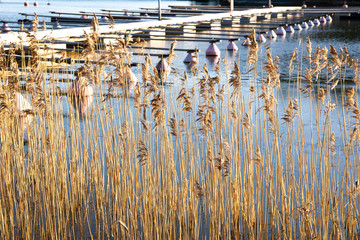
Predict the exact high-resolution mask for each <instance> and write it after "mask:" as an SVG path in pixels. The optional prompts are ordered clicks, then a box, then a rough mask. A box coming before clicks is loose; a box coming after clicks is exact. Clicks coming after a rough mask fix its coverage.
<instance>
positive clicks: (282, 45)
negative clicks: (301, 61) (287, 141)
mask: <svg viewBox="0 0 360 240" xmlns="http://www.w3.org/2000/svg"><path fill="white" fill-rule="evenodd" d="M47 2H48V1H39V7H34V6H32V3H33V2H29V4H30V6H29V7H24V6H23V1H11V2H10V1H3V2H1V3H0V18H1V19H2V20H7V21H17V20H18V19H19V18H22V17H21V16H20V15H18V13H19V12H24V13H33V12H36V13H37V14H38V15H44V14H48V12H49V11H65V12H78V11H94V12H100V9H129V10H136V9H138V8H140V7H156V6H157V1H144V0H142V1H136V4H134V1H109V0H107V1H49V2H50V3H51V5H49V6H48V5H46V3H47ZM190 3H192V2H190V1H181V2H179V1H163V3H162V6H163V8H166V7H167V5H169V4H190ZM358 23H359V22H356V21H340V20H339V19H338V18H336V17H335V18H334V21H333V22H331V23H327V24H325V25H320V26H316V27H312V28H309V29H307V30H301V31H297V32H295V33H294V34H291V35H290V34H288V35H287V36H286V37H285V38H277V39H276V40H273V41H267V42H266V43H263V44H260V55H259V58H260V59H265V56H266V55H265V50H266V48H267V47H269V46H271V49H272V52H273V56H279V58H280V61H279V67H280V73H281V76H282V81H283V82H282V84H281V93H282V96H283V98H282V99H281V100H280V101H281V102H279V111H280V116H281V115H282V112H283V106H286V105H287V104H288V102H289V100H290V99H291V98H294V97H296V94H297V93H296V92H295V93H293V92H292V91H291V92H289V91H288V89H289V88H290V89H292V85H293V83H291V82H292V81H294V80H293V79H292V80H291V81H290V83H289V82H288V80H289V77H288V62H289V59H290V56H291V53H292V52H293V50H294V49H295V48H298V49H299V54H301V52H302V51H303V54H304V55H305V51H306V49H305V45H304V44H302V43H303V42H305V41H306V38H307V37H310V39H311V41H312V48H313V49H315V48H316V47H317V46H319V47H321V48H323V47H326V48H328V49H329V48H330V47H329V46H330V44H331V45H333V46H334V47H336V48H337V49H338V48H339V47H343V46H344V44H346V45H347V47H348V49H349V52H350V53H351V54H352V55H353V56H354V57H355V58H359V56H360V35H359V34H358ZM229 31H230V30H229ZM243 35H244V34H243ZM192 36H193V35H192ZM238 36H239V37H240V36H241V34H239V35H238ZM202 37H204V35H202ZM208 37H213V36H212V35H211V32H208ZM170 44H171V42H170V41H150V42H148V43H146V44H145V45H147V46H153V47H169V46H170ZM227 44H228V43H227V41H223V42H221V43H218V44H217V45H218V47H219V49H220V50H221V57H220V58H218V59H214V58H206V57H205V51H206V49H207V47H208V45H209V43H207V42H198V41H193V42H181V41H180V42H178V43H177V45H176V47H177V48H186V49H190V48H191V49H193V48H195V47H196V48H197V49H200V51H201V52H200V53H199V69H202V66H203V65H204V64H205V63H207V65H208V66H209V70H210V74H211V75H212V76H215V75H216V74H217V73H216V71H215V65H216V64H215V62H218V61H220V69H221V72H220V75H221V79H222V84H224V83H225V82H226V76H225V64H224V63H223V60H225V59H226V61H227V62H229V63H230V65H231V64H232V63H233V62H234V61H237V62H238V61H239V64H240V69H241V72H242V73H243V77H242V79H243V90H244V94H245V97H247V96H246V95H247V94H248V90H249V80H248V79H247V74H246V72H247V71H248V70H249V69H248V66H247V61H246V60H247V56H248V49H247V48H246V47H243V46H241V45H240V43H239V42H237V45H238V47H239V51H237V52H236V53H229V52H227V51H226V46H227ZM151 52H152V53H163V51H151ZM186 54H187V53H186V52H176V55H177V57H176V58H175V59H174V60H173V63H174V64H173V66H172V67H173V68H176V69H177V70H178V71H179V72H183V71H187V72H188V73H189V69H188V68H187V66H186V65H185V64H184V63H183V59H184V58H185V56H186ZM133 61H134V62H142V61H143V58H142V57H136V56H135V57H134V58H133ZM152 61H153V64H156V63H157V61H158V59H157V58H156V57H152ZM133 71H134V73H135V74H136V75H137V76H138V78H139V79H141V69H140V68H136V67H135V68H133ZM303 72H305V71H304V70H303ZM349 76H350V77H352V74H351V73H350V74H349ZM169 80H170V81H174V84H173V85H169V86H165V88H166V89H165V90H166V91H165V92H166V94H168V97H169V98H170V97H171V95H172V94H173V93H175V94H176V92H177V89H178V87H179V79H178V78H175V77H174V74H170V76H169ZM195 81H196V79H195ZM289 84H290V86H289ZM346 84H347V86H346V87H350V86H352V85H353V84H352V83H351V82H348V83H346ZM192 85H193V82H191V83H189V87H191V86H192ZM259 85H260V82H259ZM62 87H63V88H64V90H65V89H66V88H67V86H62ZM338 87H340V86H338ZM104 88H106V87H104ZM226 94H227V93H226ZM337 98H340V96H339V95H337V96H336V95H335V94H334V91H333V92H332V101H333V103H337V102H336V101H337V100H340V99H337ZM130 101H131V102H132V100H131V99H130ZM302 104H303V105H302V107H303V115H304V116H306V115H308V114H310V112H309V111H310V110H309V108H308V107H307V106H306V104H308V103H307V100H306V99H305V100H303V102H302ZM68 111H71V109H69V110H68ZM64 114H65V115H66V114H67V113H66V112H65V113H64ZM336 116H337V112H334V118H333V122H332V127H333V129H334V131H337V129H338V128H339V126H338V121H337V118H336ZM304 126H305V128H306V129H305V133H307V134H310V133H311V132H313V133H314V131H315V130H314V129H313V126H311V122H310V121H309V119H306V118H305V119H304ZM336 140H337V143H341V135H340V134H337V139H336ZM340 159H341V156H340Z"/></svg>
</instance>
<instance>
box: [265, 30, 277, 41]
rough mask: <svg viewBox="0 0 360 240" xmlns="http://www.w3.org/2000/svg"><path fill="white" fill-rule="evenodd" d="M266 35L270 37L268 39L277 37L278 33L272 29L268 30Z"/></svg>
mask: <svg viewBox="0 0 360 240" xmlns="http://www.w3.org/2000/svg"><path fill="white" fill-rule="evenodd" d="M266 37H267V38H268V39H276V37H277V36H276V33H275V32H274V30H270V31H269V32H268V34H267V35H266Z"/></svg>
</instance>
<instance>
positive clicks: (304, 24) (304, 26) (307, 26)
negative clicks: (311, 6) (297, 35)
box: [301, 22, 309, 29]
mask: <svg viewBox="0 0 360 240" xmlns="http://www.w3.org/2000/svg"><path fill="white" fill-rule="evenodd" d="M301 27H302V28H303V29H307V28H309V25H308V24H307V23H306V22H303V23H301Z"/></svg>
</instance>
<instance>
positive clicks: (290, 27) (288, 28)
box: [286, 25, 295, 33]
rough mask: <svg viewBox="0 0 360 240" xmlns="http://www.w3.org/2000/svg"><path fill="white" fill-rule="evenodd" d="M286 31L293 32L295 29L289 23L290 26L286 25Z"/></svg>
mask: <svg viewBox="0 0 360 240" xmlns="http://www.w3.org/2000/svg"><path fill="white" fill-rule="evenodd" d="M286 32H287V33H293V32H295V30H294V28H293V27H292V26H291V25H290V26H288V27H287V28H286Z"/></svg>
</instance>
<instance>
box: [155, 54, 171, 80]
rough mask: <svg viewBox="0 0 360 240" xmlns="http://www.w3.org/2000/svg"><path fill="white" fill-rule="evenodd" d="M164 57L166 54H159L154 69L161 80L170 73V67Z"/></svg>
mask: <svg viewBox="0 0 360 240" xmlns="http://www.w3.org/2000/svg"><path fill="white" fill-rule="evenodd" d="M164 57H167V56H161V57H160V61H159V62H158V64H156V70H157V71H158V74H159V78H160V79H161V81H163V80H165V79H166V78H167V77H168V76H169V74H170V67H169V65H168V63H167V62H166V60H165V59H164Z"/></svg>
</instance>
